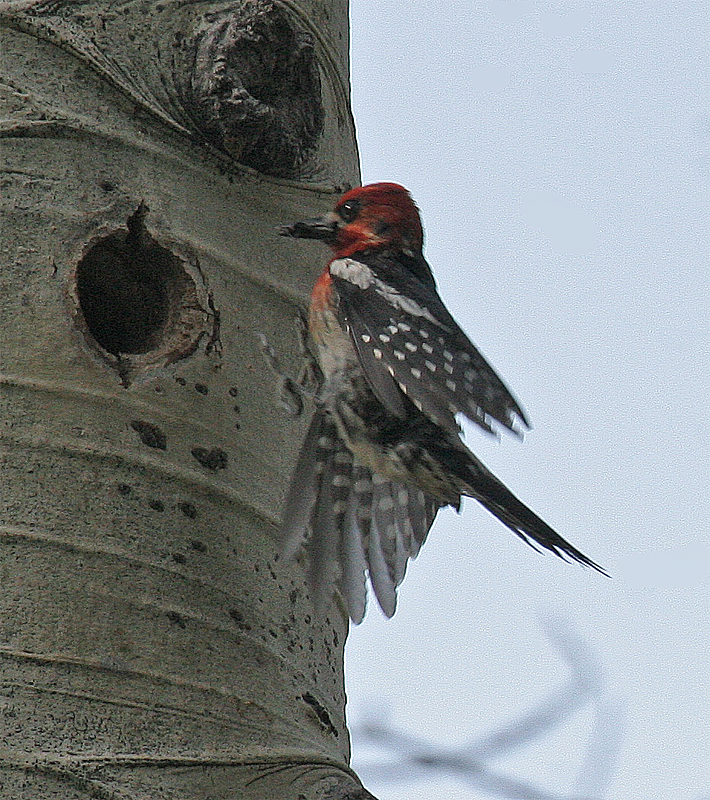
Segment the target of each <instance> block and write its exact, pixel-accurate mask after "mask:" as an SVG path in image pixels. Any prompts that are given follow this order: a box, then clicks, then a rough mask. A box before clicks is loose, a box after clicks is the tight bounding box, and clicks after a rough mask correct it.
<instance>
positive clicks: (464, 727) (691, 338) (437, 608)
mask: <svg viewBox="0 0 710 800" xmlns="http://www.w3.org/2000/svg"><path fill="white" fill-rule="evenodd" d="M709 18H710V15H709V14H708V9H707V5H706V4H705V3H703V2H697V0H695V1H693V2H669V1H668V0H665V1H664V2H660V1H658V2H654V1H653V0H644V1H643V2H629V1H628V0H589V2H571V1H568V2H563V3H562V2H542V1H540V2H535V1H533V0H490V1H489V2H475V1H474V0H449V1H448V2H444V1H443V0H429V2H424V0H408V2H402V1H401V0H352V83H353V105H354V113H355V119H356V123H357V127H358V135H359V143H360V149H361V160H362V171H363V181H364V182H365V183H369V182H372V181H375V180H394V181H397V182H399V183H402V184H404V185H406V186H407V187H408V188H409V189H410V190H411V192H412V194H413V195H414V197H415V199H416V200H417V202H418V204H419V206H420V208H421V210H422V214H423V218H424V225H425V230H426V239H427V244H426V252H427V256H428V258H429V261H430V263H431V264H432V267H433V269H434V273H435V275H436V277H437V280H438V284H439V288H440V292H441V294H442V296H443V298H444V300H445V302H446V303H447V305H448V306H449V309H450V310H451V311H452V313H453V314H454V316H456V317H457V319H458V320H459V322H460V323H461V324H462V326H463V327H464V328H465V330H466V331H467V332H468V333H469V335H470V337H471V338H472V339H473V341H474V342H475V343H476V344H477V345H478V346H479V347H480V349H481V350H482V351H483V352H484V353H485V355H486V356H487V357H488V359H489V360H490V361H491V362H492V363H493V365H494V366H495V367H496V368H497V369H498V371H499V372H500V374H501V375H502V376H503V377H504V379H505V380H506V382H507V383H508V384H509V385H510V386H511V388H512V389H513V391H514V393H515V394H516V395H517V396H518V397H519V398H520V400H521V401H522V404H523V407H524V408H525V409H526V411H527V413H528V415H529V417H530V418H531V421H532V424H533V430H532V431H531V432H530V433H529V434H527V435H526V437H525V441H524V442H522V443H521V442H519V441H516V440H515V439H513V438H512V437H508V438H506V439H504V440H501V441H500V442H496V441H495V440H493V439H490V438H486V437H485V435H484V434H482V433H478V432H477V431H475V430H469V431H468V434H467V443H468V445H469V446H470V447H471V448H472V449H473V450H474V452H476V453H477V454H478V455H479V456H480V457H481V458H482V460H483V461H484V462H485V463H486V464H487V465H488V466H489V467H490V468H491V469H493V471H494V472H496V473H497V474H498V475H499V477H500V478H501V479H503V480H504V481H505V482H506V483H507V484H508V486H509V487H510V488H511V489H513V491H515V492H516V493H517V494H518V495H519V496H520V497H521V499H522V500H524V501H525V502H526V503H528V504H529V505H530V506H531V507H532V508H533V509H535V510H536V511H537V512H538V513H539V514H540V515H541V516H543V517H544V518H545V519H546V520H547V521H548V522H549V523H550V524H552V525H553V527H555V528H556V529H557V530H558V531H559V532H560V533H561V534H562V535H563V536H564V537H565V538H566V539H568V540H569V541H570V542H572V543H573V544H574V545H576V546H577V547H578V548H579V549H581V550H582V551H583V552H584V553H586V554H587V555H588V556H590V557H591V558H593V559H594V560H595V561H598V562H599V563H600V564H602V565H603V566H605V567H606V568H607V569H608V571H609V572H610V574H611V575H612V578H611V579H605V578H604V577H602V576H600V575H598V574H596V573H594V572H593V571H591V570H585V569H583V568H581V567H580V566H578V565H576V564H565V563H563V562H562V561H560V560H559V559H557V558H555V557H554V556H552V555H549V554H548V555H544V556H543V555H539V554H537V553H535V552H534V551H533V550H531V549H530V548H528V547H526V546H525V545H524V544H523V543H522V542H520V541H519V540H518V539H517V538H516V537H515V536H514V535H513V534H511V533H510V532H509V531H508V530H507V529H506V528H504V527H503V526H502V525H501V524H500V523H499V522H497V521H496V520H495V519H493V518H492V517H491V516H490V515H488V514H487V513H486V512H485V511H484V510H483V509H482V508H481V507H480V506H478V505H477V504H476V503H475V502H474V501H468V502H466V503H465V505H464V507H463V511H462V513H461V515H460V516H457V515H456V514H454V513H453V512H451V511H446V512H443V513H441V514H440V516H439V519H438V521H437V523H436V525H435V526H434V528H433V530H432V532H431V534H430V537H429V540H428V541H427V543H426V545H425V546H424V548H423V550H422V553H421V554H420V556H419V558H418V560H417V561H416V562H414V563H413V564H412V565H411V566H410V569H409V573H408V575H407V577H406V579H405V581H404V584H403V586H402V588H401V590H400V602H399V609H398V611H397V614H396V615H395V617H394V619H393V620H391V621H387V620H385V619H384V618H383V617H382V616H381V614H380V613H379V611H378V609H377V607H376V604H375V603H371V605H370V609H369V612H368V615H367V617H366V618H365V622H364V623H363V624H362V625H361V626H360V627H359V628H356V629H354V630H353V632H352V634H351V637H350V642H349V645H348V651H347V676H348V693H349V698H350V705H349V712H350V719H351V722H352V723H354V724H355V725H356V726H357V724H358V721H361V720H362V719H363V715H365V714H367V713H372V709H376V713H377V715H378V716H379V717H383V716H384V715H389V717H388V718H389V720H390V722H391V723H392V725H393V726H395V728H396V729H397V730H398V731H400V732H403V733H406V734H408V735H410V736H413V737H418V738H420V739H423V740H425V741H428V742H431V743H435V744H437V746H441V747H452V746H457V745H462V744H463V743H464V742H466V741H467V740H470V739H474V738H476V737H481V736H483V735H485V734H486V733H490V732H492V731H495V730H496V729H497V728H498V727H500V726H501V725H503V724H505V723H506V722H509V721H510V720H512V719H515V717H516V716H518V715H520V714H523V713H525V712H526V711H529V710H530V709H532V708H533V707H534V706H535V705H536V704H537V703H539V702H540V701H542V700H543V699H544V698H545V697H547V696H548V695H549V694H551V693H553V692H554V691H555V690H556V689H558V688H559V687H561V686H563V685H564V684H565V682H566V681H567V679H568V675H569V669H568V666H567V665H566V663H565V661H564V660H563V658H562V657H561V655H560V653H559V652H558V650H557V649H556V647H555V645H554V644H553V642H552V641H551V640H550V639H549V637H548V636H547V635H546V634H545V632H544V630H543V628H542V627H541V625H540V618H541V616H545V615H551V614H557V615H560V616H561V617H562V618H564V620H566V624H567V625H568V626H569V628H570V629H571V630H572V631H573V632H575V633H576V635H578V636H580V637H582V639H583V640H584V641H585V642H586V643H587V645H588V647H589V648H590V650H591V652H592V653H593V654H594V655H595V657H596V659H597V660H598V662H599V669H600V670H601V671H602V672H603V674H605V675H606V684H605V688H604V689H603V691H602V693H601V695H600V696H599V698H598V701H597V702H596V703H593V704H589V705H587V706H585V707H584V708H582V709H580V710H579V711H578V712H577V713H575V714H574V715H572V716H571V717H570V718H569V719H568V720H567V721H566V722H565V724H564V725H563V726H562V727H561V728H559V729H555V730H554V731H553V732H552V733H550V734H549V735H547V736H546V737H544V738H542V739H539V740H537V741H535V742H534V743H533V744H530V745H528V746H524V747H521V748H518V749H516V750H515V751H514V752H511V753H510V754H507V755H504V756H502V757H500V758H499V759H497V760H496V761H494V762H491V763H490V766H491V767H492V768H494V769H495V770H496V771H497V772H499V773H502V774H504V775H507V776H509V777H510V778H516V779H518V780H521V781H527V782H529V783H531V784H533V785H535V786H536V787H537V788H538V789H539V790H540V791H541V792H547V793H548V794H547V795H544V794H541V795H540V796H541V797H547V796H551V797H573V796H574V797H593V798H598V800H602V798H603V800H629V799H630V798H632V799H635V798H642V799H643V800H647V799H648V798H652V799H654V798H662V799H663V800H686V799H687V800H701V799H702V798H708V797H710V775H709V774H708V773H709V764H710V693H709V691H708V685H709V683H708V679H709V678H710V674H709V673H710V670H709V669H708V652H710V629H709V627H708V626H709V625H710V623H709V614H708V612H709V611H710V603H709V601H708V588H709V585H710V579H709V578H710V548H709V546H708V522H709V519H708V517H709V516H710V515H709V514H708V506H709V503H708V455H709V452H710V447H709V441H710V437H709V435H708V433H709V431H708V386H710V374H709V370H708V350H709V348H708V344H709V341H708V324H707V323H708V254H709V248H708V235H707V223H708V172H709V170H708V164H709V159H708V150H709V144H710V112H709V111H708V106H707V100H708V72H707V66H708V42H709V41H710V25H709V22H708V20H709ZM368 709H369V712H368ZM595 713H598V720H600V724H601V730H602V734H603V736H602V739H604V737H606V741H607V743H611V744H610V746H611V747H612V749H613V746H614V744H617V745H618V746H619V748H620V751H619V754H618V763H617V765H616V768H615V769H614V770H613V778H612V779H611V780H610V781H608V780H607V779H606V778H605V777H604V775H603V774H601V775H594V770H591V771H590V769H589V765H586V766H585V761H584V759H585V753H587V752H588V745H589V740H590V736H591V734H592V732H593V729H594V724H595V723H594V721H595ZM358 742H359V740H358V738H357V737H356V738H355V742H354V745H355V747H354V752H355V759H354V766H355V768H356V769H359V770H360V772H361V773H362V776H363V778H364V780H365V784H366V785H367V786H368V788H370V790H371V791H373V792H374V793H375V794H376V795H377V796H378V797H379V798H380V800H404V798H406V799H407V800H419V799H420V798H421V799H422V800H423V798H427V800H430V799H431V798H434V797H441V798H447V800H448V799H450V800H472V799H473V798H484V797H489V796H490V795H488V794H485V793H484V792H483V791H481V790H480V789H478V788H476V787H475V786H474V785H473V784H471V783H467V782H466V781H464V780H462V779H459V778H456V777H454V776H451V777H448V778H445V777H441V778H437V779H436V780H435V781H432V780H430V779H418V778H416V776H414V774H413V773H412V776H411V778H410V779H409V780H404V781H396V780H393V779H389V780H388V779H387V772H388V773H389V775H390V776H391V778H394V777H396V776H397V775H398V774H399V773H398V772H397V771H393V770H387V771H386V772H385V773H384V774H383V773H382V771H378V770H377V769H375V767H374V765H375V762H381V761H382V760H383V758H384V756H383V754H382V753H381V752H379V751H377V750H376V749H373V748H372V747H370V746H367V747H365V745H364V744H363V745H362V746H360V745H359V743H358ZM595 760H599V759H597V758H596V756H595ZM601 760H603V759H601ZM575 792H576V794H575ZM585 792H586V794H585Z"/></svg>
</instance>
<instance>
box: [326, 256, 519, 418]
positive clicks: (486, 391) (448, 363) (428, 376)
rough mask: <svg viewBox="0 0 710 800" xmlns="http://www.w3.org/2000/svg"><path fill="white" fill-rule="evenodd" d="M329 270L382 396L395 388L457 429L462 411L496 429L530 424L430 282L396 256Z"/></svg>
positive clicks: (346, 262) (339, 263)
mask: <svg viewBox="0 0 710 800" xmlns="http://www.w3.org/2000/svg"><path fill="white" fill-rule="evenodd" d="M330 273H331V277H332V279H333V283H334V285H335V288H336V289H337V291H338V294H339V296H340V303H339V313H340V314H341V317H342V321H343V323H344V324H346V325H347V327H348V329H349V331H350V335H351V337H352V341H353V344H354V346H355V348H356V350H357V352H358V356H359V358H360V361H361V363H362V366H363V369H364V371H365V374H366V375H367V376H368V380H369V382H370V385H371V386H372V389H373V391H374V392H375V394H376V395H377V396H378V399H379V400H380V401H381V402H382V403H383V404H384V405H385V406H387V407H388V409H389V410H390V411H391V412H392V413H394V414H397V415H400V414H399V410H398V409H397V408H396V407H394V406H393V405H392V403H391V402H388V395H387V392H386V391H384V390H383V385H386V380H387V376H389V381H390V389H392V388H394V386H397V387H398V388H399V389H400V390H401V391H402V392H404V393H405V394H406V395H407V396H408V397H409V399H410V400H411V401H412V402H413V403H414V405H415V406H416V407H417V408H419V409H420V410H421V411H422V412H423V413H424V414H425V415H426V416H428V417H429V418H430V419H431V420H432V421H434V422H435V423H436V424H437V425H440V426H442V427H444V428H446V429H448V430H454V429H456V430H458V426H457V424H456V421H455V415H456V414H458V413H461V414H463V415H465V416H466V417H468V418H469V419H470V420H472V421H473V422H475V423H476V424H478V425H480V426H481V427H482V428H484V429H485V430H487V431H489V432H491V431H492V430H493V427H494V423H498V424H500V425H502V426H503V427H505V428H508V429H509V430H511V431H513V432H514V433H519V429H518V426H522V427H529V425H528V422H527V420H526V418H525V415H524V413H523V411H522V409H521V408H520V405H519V404H518V402H517V401H516V400H515V398H514V397H513V395H512V394H511V392H510V391H509V390H508V388H507V387H506V386H505V384H504V383H503V381H502V380H501V379H500V378H499V377H498V376H497V375H496V373H495V371H494V370H493V368H492V367H491V366H490V365H489V364H488V362H487V361H486V360H485V359H484V358H483V356H482V355H481V354H480V353H479V352H478V350H477V349H476V347H475V346H474V345H473V343H472V342H471V341H470V340H469V338H468V337H467V336H466V334H465V333H464V332H463V331H462V330H461V328H460V327H459V326H458V325H457V323H456V321H455V320H454V318H453V317H452V316H451V314H450V313H449V312H448V310H447V309H446V307H445V306H444V304H443V303H442V301H441V299H440V298H439V296H438V294H437V293H436V289H435V287H434V286H433V285H427V284H424V283H422V282H421V281H420V280H419V279H418V278H417V277H415V276H414V275H413V274H412V273H410V272H408V271H407V270H405V269H402V267H401V266H399V265H398V263H397V261H396V259H395V258H394V257H393V256H390V257H386V256H382V255H374V256H370V257H369V259H368V257H367V256H365V257H363V258H362V259H358V260H355V259H351V258H343V259H336V260H334V261H333V262H331V264H330Z"/></svg>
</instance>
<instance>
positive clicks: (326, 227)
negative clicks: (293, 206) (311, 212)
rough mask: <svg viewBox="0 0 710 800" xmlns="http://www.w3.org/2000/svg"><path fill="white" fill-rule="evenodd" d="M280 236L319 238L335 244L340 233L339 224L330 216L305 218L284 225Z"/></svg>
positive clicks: (280, 229)
mask: <svg viewBox="0 0 710 800" xmlns="http://www.w3.org/2000/svg"><path fill="white" fill-rule="evenodd" d="M278 230H279V236H292V237H293V238H294V239H318V240H320V241H321V242H325V243H326V244H334V243H335V239H336V237H337V235H338V224H337V222H336V221H335V220H332V219H329V218H328V217H319V218H318V219H305V220H303V221H302V222H294V223H293V224H292V225H282V226H281V227H280V228H279V229H278Z"/></svg>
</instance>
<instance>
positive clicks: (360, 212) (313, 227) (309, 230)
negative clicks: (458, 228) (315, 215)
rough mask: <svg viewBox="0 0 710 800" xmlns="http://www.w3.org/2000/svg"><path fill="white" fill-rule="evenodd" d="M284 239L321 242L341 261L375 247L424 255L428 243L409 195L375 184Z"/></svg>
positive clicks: (291, 228) (301, 224) (289, 228)
mask: <svg viewBox="0 0 710 800" xmlns="http://www.w3.org/2000/svg"><path fill="white" fill-rule="evenodd" d="M281 233H282V234H283V235H284V236H295V237H297V238H303V239H320V240H322V241H324V242H325V243H326V244H328V245H329V246H330V247H331V249H332V250H333V252H334V253H335V255H336V256H337V257H338V258H345V257H347V256H352V255H353V254H355V253H358V252H362V251H363V250H369V249H370V248H375V247H392V248H396V249H398V250H401V251H403V252H404V253H406V254H407V255H410V256H413V257H416V256H420V255H421V251H422V245H423V241H424V233H423V230H422V223H421V219H420V217H419V210H418V209H417V206H416V205H415V203H414V200H412V197H411V195H410V194H409V192H408V191H407V190H406V189H405V188H404V187H403V186H400V185H399V184H397V183H371V184H369V185H368V186H359V187H358V188H356V189H351V190H350V191H349V192H347V193H346V194H344V195H343V196H342V197H341V198H340V200H338V202H337V204H336V206H335V210H334V211H331V212H329V213H328V214H326V215H325V216H324V217H321V218H320V219H315V220H306V221H304V222H296V223H294V224H293V225H289V226H286V227H284V228H282V229H281Z"/></svg>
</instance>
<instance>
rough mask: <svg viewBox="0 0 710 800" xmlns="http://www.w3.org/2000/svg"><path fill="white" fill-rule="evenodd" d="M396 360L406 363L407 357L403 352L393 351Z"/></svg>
mask: <svg viewBox="0 0 710 800" xmlns="http://www.w3.org/2000/svg"><path fill="white" fill-rule="evenodd" d="M392 352H393V353H394V356H395V358H397V359H399V360H400V361H404V359H405V355H404V353H403V352H402V351H401V350H393V351H392Z"/></svg>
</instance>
